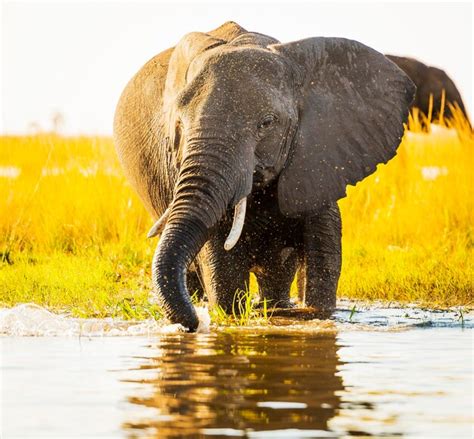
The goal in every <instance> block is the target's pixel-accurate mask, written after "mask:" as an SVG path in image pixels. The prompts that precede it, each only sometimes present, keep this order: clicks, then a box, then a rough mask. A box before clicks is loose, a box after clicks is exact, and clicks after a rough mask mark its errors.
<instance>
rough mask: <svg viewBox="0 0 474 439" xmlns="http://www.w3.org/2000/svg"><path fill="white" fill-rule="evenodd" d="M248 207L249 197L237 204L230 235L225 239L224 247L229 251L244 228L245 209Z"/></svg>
mask: <svg viewBox="0 0 474 439" xmlns="http://www.w3.org/2000/svg"><path fill="white" fill-rule="evenodd" d="M246 209H247V197H244V198H242V199H241V200H240V201H239V202H238V203H237V204H236V206H235V210H234V221H233V222H232V228H231V229H230V232H229V235H228V236H227V239H226V240H225V244H224V248H225V249H226V250H227V251H229V250H230V249H232V247H234V245H235V244H237V241H238V240H239V238H240V234H241V233H242V229H243V228H244V222H245V210H246Z"/></svg>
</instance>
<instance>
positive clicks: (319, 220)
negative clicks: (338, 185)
mask: <svg viewBox="0 0 474 439" xmlns="http://www.w3.org/2000/svg"><path fill="white" fill-rule="evenodd" d="M304 227H305V230H304V252H303V253H304V270H301V272H302V273H303V274H304V288H305V303H306V306H312V307H315V308H317V309H319V310H321V311H322V312H323V314H327V315H328V316H329V315H330V314H331V313H332V311H333V310H334V308H335V307H336V290H337V283H338V281H339V276H340V274H341V214H340V211H339V207H338V205H337V203H333V204H332V205H331V206H330V207H328V208H326V209H324V210H323V211H321V213H319V214H318V215H315V216H313V217H310V218H307V219H306V220H305V225H304ZM302 284H303V282H302Z"/></svg>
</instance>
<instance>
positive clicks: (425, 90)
mask: <svg viewBox="0 0 474 439" xmlns="http://www.w3.org/2000/svg"><path fill="white" fill-rule="evenodd" d="M385 56H386V57H387V58H388V59H390V60H391V61H393V62H394V63H395V64H397V65H398V67H400V68H401V69H402V70H403V71H404V72H405V73H406V74H407V75H408V76H409V77H410V79H411V80H412V81H413V82H414V83H415V85H416V95H415V100H414V101H413V104H412V106H413V107H417V108H419V109H420V110H421V111H422V112H423V113H424V114H425V115H428V114H429V111H430V95H432V96H433V104H432V105H433V106H432V114H433V119H438V118H439V117H440V109H441V100H442V93H443V90H444V91H445V106H444V109H443V117H445V118H446V117H452V116H453V114H452V112H451V108H450V107H449V105H448V103H449V104H455V103H457V104H458V105H459V108H460V110H461V111H462V112H463V113H464V115H465V117H466V119H467V120H469V116H468V115H467V112H466V108H465V107H464V102H463V101H462V98H461V94H460V93H459V91H458V89H457V87H456V85H455V84H454V82H453V81H452V79H451V78H450V77H449V76H448V75H447V73H446V72H445V71H444V70H441V69H438V68H436V67H431V66H427V65H426V64H423V63H422V62H421V61H418V60H416V59H413V58H405V57H403V56H394V55H385Z"/></svg>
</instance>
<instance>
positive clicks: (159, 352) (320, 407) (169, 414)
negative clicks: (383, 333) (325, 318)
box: [123, 332, 343, 438]
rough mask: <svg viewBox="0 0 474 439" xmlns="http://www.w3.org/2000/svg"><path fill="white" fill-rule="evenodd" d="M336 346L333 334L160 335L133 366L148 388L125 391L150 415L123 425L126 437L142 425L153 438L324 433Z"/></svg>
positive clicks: (335, 387) (336, 388)
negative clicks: (144, 392) (141, 393)
mask: <svg viewBox="0 0 474 439" xmlns="http://www.w3.org/2000/svg"><path fill="white" fill-rule="evenodd" d="M337 351H338V346H337V344H336V335H335V334H320V335H318V334H308V335H305V334H301V335H295V334H278V333H276V334H275V333H274V334H249V333H242V332H240V333H237V332H236V333H216V334H207V335H201V336H192V335H185V334H181V335H180V334H170V335H164V336H160V338H159V339H158V340H157V342H156V345H153V346H150V352H155V354H154V355H153V358H147V359H145V358H144V359H142V364H141V366H140V367H139V370H138V371H135V372H138V373H139V372H140V371H141V372H144V373H146V375H147V378H146V379H141V378H137V379H136V380H135V381H138V382H141V383H143V384H144V385H145V386H144V388H147V387H148V389H149V392H148V394H147V395H146V396H134V397H130V398H129V401H130V402H132V403H134V404H138V405H140V406H146V407H151V408H155V409H156V412H155V415H153V416H150V417H149V418H147V419H130V420H129V421H128V422H126V423H125V424H124V426H123V427H124V429H125V430H126V431H127V432H128V433H129V434H130V436H132V437H134V436H135V435H137V434H138V435H140V433H145V432H144V430H145V431H146V434H147V436H148V437H150V436H151V437H159V438H170V437H183V436H187V435H196V434H197V433H198V432H199V433H200V434H204V435H216V436H217V435H226V434H227V435H243V434H244V432H251V431H252V430H258V431H262V430H287V431H288V433H290V432H289V430H288V429H299V430H300V431H301V430H306V433H309V431H308V430H310V431H312V433H314V434H315V435H316V434H318V433H323V432H326V434H327V431H328V421H329V420H330V419H331V418H333V417H334V416H335V414H336V412H337V410H338V408H339V405H340V400H339V397H338V396H337V394H338V393H340V391H341V390H343V385H342V380H341V378H340V376H339V375H338V367H339V366H340V361H339V358H338V354H337ZM150 373H151V376H150V375H149V374H150ZM131 381H133V380H131ZM150 386H151V387H150ZM326 437H327V436H326Z"/></svg>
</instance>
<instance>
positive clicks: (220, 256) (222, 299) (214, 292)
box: [199, 226, 250, 313]
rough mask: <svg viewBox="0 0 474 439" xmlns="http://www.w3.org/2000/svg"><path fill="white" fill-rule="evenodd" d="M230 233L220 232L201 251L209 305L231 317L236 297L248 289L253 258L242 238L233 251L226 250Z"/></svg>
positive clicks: (201, 266) (202, 272)
mask: <svg viewBox="0 0 474 439" xmlns="http://www.w3.org/2000/svg"><path fill="white" fill-rule="evenodd" d="M229 228H230V226H229ZM223 229H224V228H223ZM227 232H228V229H227V228H225V232H224V231H221V230H219V231H217V233H216V234H215V235H214V236H213V237H212V238H211V239H210V240H209V241H208V242H207V243H206V244H205V245H204V247H203V248H202V250H201V252H200V254H199V261H200V269H201V270H200V271H201V274H202V280H203V283H204V286H205V290H206V295H207V298H208V301H209V304H210V305H211V306H212V305H219V306H220V307H221V308H222V309H223V310H224V311H225V312H227V313H232V311H233V306H232V305H233V302H234V298H235V297H236V293H238V292H239V291H245V290H246V289H248V285H249V270H250V256H249V254H248V252H247V250H246V245H245V243H244V242H243V241H244V239H242V238H241V239H240V241H239V242H238V243H237V245H236V246H235V247H234V248H233V249H232V250H230V251H226V250H225V249H224V242H225V240H226V237H227ZM237 308H238V307H235V311H238V309H237Z"/></svg>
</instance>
